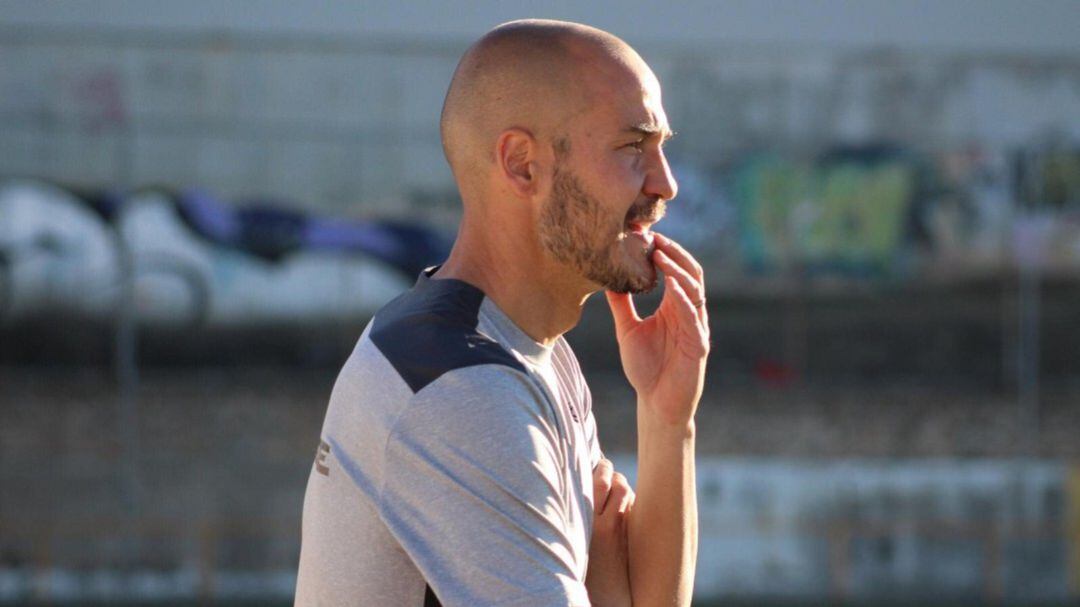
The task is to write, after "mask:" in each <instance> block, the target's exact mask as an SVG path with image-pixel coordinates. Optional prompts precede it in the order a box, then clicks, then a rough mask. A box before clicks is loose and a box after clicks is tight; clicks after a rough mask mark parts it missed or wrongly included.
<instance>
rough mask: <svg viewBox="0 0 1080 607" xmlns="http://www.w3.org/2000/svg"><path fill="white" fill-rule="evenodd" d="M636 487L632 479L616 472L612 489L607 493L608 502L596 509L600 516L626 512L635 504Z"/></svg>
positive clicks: (604, 516)
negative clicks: (631, 483)
mask: <svg viewBox="0 0 1080 607" xmlns="http://www.w3.org/2000/svg"><path fill="white" fill-rule="evenodd" d="M634 498H635V496H634V489H633V488H632V487H631V486H630V481H628V480H626V477H625V476H623V475H622V474H620V473H618V472H615V473H614V474H613V475H612V477H611V486H610V491H608V494H607V500H606V501H607V503H606V504H604V507H603V508H601V509H600V510H597V511H596V516H597V517H599V518H607V517H610V516H613V515H616V514H626V513H627V512H629V510H630V508H631V507H632V506H633V504H634Z"/></svg>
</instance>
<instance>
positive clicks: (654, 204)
mask: <svg viewBox="0 0 1080 607" xmlns="http://www.w3.org/2000/svg"><path fill="white" fill-rule="evenodd" d="M666 214H667V202H665V201H664V200H663V199H661V198H656V199H653V200H647V201H645V202H641V203H637V204H635V205H634V206H632V207H630V210H629V211H627V212H626V223H631V222H635V223H636V222H641V223H656V222H658V221H660V220H661V219H663V218H664V215H666Z"/></svg>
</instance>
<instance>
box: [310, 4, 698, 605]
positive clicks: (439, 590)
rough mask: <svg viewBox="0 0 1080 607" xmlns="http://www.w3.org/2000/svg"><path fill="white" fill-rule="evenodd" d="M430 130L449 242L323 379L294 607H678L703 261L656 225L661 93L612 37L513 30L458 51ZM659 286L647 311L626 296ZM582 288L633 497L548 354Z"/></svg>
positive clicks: (563, 358)
mask: <svg viewBox="0 0 1080 607" xmlns="http://www.w3.org/2000/svg"><path fill="white" fill-rule="evenodd" d="M441 132H442V138H443V146H444V150H445V152H446V157H447V159H448V160H449V163H450V166H451V169H452V170H453V173H454V177H455V180H456V181H457V184H458V187H459V188H460V191H461V197H462V201H463V203H464V215H463V219H462V223H461V227H460V230H459V232H458V238H457V241H456V243H455V245H454V248H453V250H452V252H451V254H450V257H449V259H447V260H446V262H445V263H444V264H443V265H442V266H441V267H439V268H437V269H433V270H429V271H427V272H425V273H424V274H423V275H422V276H421V277H420V278H419V281H418V282H417V284H416V286H415V287H414V288H413V289H412V290H411V291H409V292H408V293H406V294H404V295H402V296H401V297H399V298H398V299H396V300H394V301H393V302H392V303H390V304H389V305H387V306H386V307H385V308H384V309H382V310H381V311H380V312H379V313H378V314H377V315H376V316H375V318H374V319H373V320H372V322H371V324H370V325H369V326H368V327H367V329H366V330H365V331H364V333H363V335H362V336H361V338H360V341H359V343H358V345H357V347H356V350H355V351H354V352H353V354H352V356H351V357H350V358H349V360H348V362H346V364H345V366H344V368H343V370H342V372H341V375H340V377H339V378H338V381H337V383H336V385H335V386H334V391H333V395H332V396H331V400H330V406H329V408H328V410H327V415H326V421H325V424H324V427H323V433H322V443H321V445H320V448H319V452H318V454H317V457H316V461H315V465H314V467H313V469H312V472H311V477H310V480H309V482H308V489H307V495H306V497H305V501H304V517H303V547H302V550H301V556H300V571H299V577H298V581H297V594H296V602H297V604H298V605H316V604H320V605H347V604H351V605H436V604H442V605H460V606H470V607H472V606H477V605H522V606H525V605H528V606H547V605H589V604H593V605H606V604H624V605H628V604H631V603H632V604H634V605H654V604H657V605H658V604H663V605H673V604H679V605H687V604H689V601H690V595H691V590H692V588H693V572H694V561H695V558H696V553H697V512H696V502H695V495H694V433H695V429H694V420H693V416H694V412H695V409H696V407H697V403H698V400H699V399H700V396H701V391H702V385H703V381H704V371H705V359H706V356H707V354H708V350H709V329H708V319H707V316H706V311H705V307H704V305H703V304H704V295H705V287H704V283H703V278H702V272H701V268H700V266H699V265H698V264H697V262H696V261H694V259H693V258H692V257H691V256H690V255H689V254H688V253H687V252H686V251H685V250H683V249H682V247H680V246H679V245H678V244H676V243H674V242H672V241H671V240H669V239H667V238H665V237H663V236H661V235H660V234H654V233H652V232H651V231H650V227H651V226H652V224H653V223H655V222H656V221H657V220H659V218H660V217H661V216H662V215H663V212H664V204H665V202H666V201H667V200H670V199H672V198H674V197H675V193H676V184H675V180H674V178H673V177H672V175H671V172H670V169H669V167H668V164H667V161H666V159H665V157H664V153H663V149H662V146H663V143H664V141H665V140H666V139H667V138H668V137H669V136H670V134H671V132H670V130H669V128H668V124H667V118H666V116H665V114H664V110H663V107H662V106H661V102H660V85H659V83H658V81H657V79H656V77H655V76H654V75H653V73H652V72H651V71H650V69H649V68H648V66H647V65H646V64H645V62H644V61H643V60H642V59H641V58H640V57H639V56H638V55H637V53H635V52H634V51H633V50H632V49H631V48H630V47H629V46H628V45H626V43H624V42H623V41H621V40H620V39H618V38H616V37H615V36H612V35H611V34H608V33H606V32H603V31H600V30H597V29H594V28H591V27H587V26H583V25H578V24H572V23H564V22H556V21H539V20H528V21H516V22H511V23H508V24H504V25H502V26H499V27H497V28H495V29H494V30H492V31H491V32H489V33H488V34H487V35H485V36H484V37H483V38H481V39H480V40H479V41H478V42H477V43H476V44H474V45H473V46H472V47H471V48H470V49H469V50H468V51H467V52H466V53H465V55H464V57H463V58H462V59H461V62H460V64H459V65H458V68H457V70H456V72H455V73H454V77H453V80H452V82H451V84H450V89H449V91H448V93H447V96H446V101H445V104H444V107H443V113H442V122H441ZM657 270H660V271H661V272H663V274H664V276H665V278H664V296H663V299H662V302H661V304H660V306H659V308H658V309H657V311H656V313H655V314H654V315H653V316H650V317H648V318H645V319H642V318H640V317H639V316H638V314H637V313H636V311H635V309H634V304H633V301H632V299H631V295H630V294H631V293H636V292H642V291H645V290H648V289H650V288H652V287H653V286H654V285H655V283H656V282H657ZM600 289H606V290H607V298H608V303H609V305H610V307H611V310H612V314H613V316H614V319H615V330H616V334H617V337H618V341H619V348H620V356H621V359H622V364H623V368H624V370H625V372H626V375H627V377H628V379H629V380H630V383H631V384H632V386H633V387H634V389H635V390H636V392H637V411H638V484H637V491H636V495H635V494H634V492H632V491H631V490H630V488H629V487H628V485H627V484H626V481H625V479H624V478H622V477H621V475H617V474H614V473H613V471H612V468H611V464H610V462H608V461H607V460H604V459H603V458H602V457H601V453H600V449H599V445H598V442H597V437H596V425H595V422H594V419H593V415H592V411H591V402H590V396H589V392H588V388H587V386H586V385H585V382H584V380H583V379H582V377H581V372H580V370H579V368H578V366H577V361H576V359H575V358H574V355H573V353H572V352H571V351H570V348H569V346H568V345H567V344H566V342H565V340H564V339H563V338H562V334H563V333H565V332H566V331H567V330H569V329H570V328H572V327H573V326H574V325H575V324H576V323H577V322H578V320H579V318H580V315H581V310H582V306H583V305H584V303H585V300H586V299H587V298H588V297H589V295H590V294H592V293H594V292H595V291H597V290H600Z"/></svg>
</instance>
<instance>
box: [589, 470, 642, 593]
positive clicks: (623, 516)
mask: <svg viewBox="0 0 1080 607" xmlns="http://www.w3.org/2000/svg"><path fill="white" fill-rule="evenodd" d="M593 504H594V508H593V513H594V514H595V517H594V518H593V530H592V539H591V541H590V542H589V572H588V575H587V576H586V577H585V589H586V590H588V591H589V601H590V602H591V603H592V607H629V606H630V605H632V600H631V596H630V577H629V573H630V566H629V550H628V546H627V537H626V521H627V515H628V514H629V512H630V509H631V508H632V507H633V505H634V490H633V489H632V488H630V483H629V482H628V481H627V480H626V477H625V476H623V475H622V474H619V473H618V472H615V467H614V466H613V465H612V463H611V461H610V460H606V459H602V460H600V462H599V463H598V464H597V465H596V468H594V469H593Z"/></svg>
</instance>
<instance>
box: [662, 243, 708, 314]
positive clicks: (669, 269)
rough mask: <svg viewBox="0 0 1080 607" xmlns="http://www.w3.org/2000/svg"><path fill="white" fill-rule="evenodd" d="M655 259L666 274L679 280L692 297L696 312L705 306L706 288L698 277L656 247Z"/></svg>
mask: <svg viewBox="0 0 1080 607" xmlns="http://www.w3.org/2000/svg"><path fill="white" fill-rule="evenodd" d="M653 260H655V261H656V265H657V267H659V268H660V269H661V270H663V272H664V274H666V275H668V276H671V277H672V278H674V279H675V280H677V281H678V282H679V286H680V287H682V290H683V292H684V293H686V295H687V296H688V297H689V298H690V304H691V305H692V306H693V307H694V309H695V312H696V311H699V310H701V309H702V308H704V307H705V288H704V287H703V286H702V284H701V283H700V282H698V280H697V279H695V278H694V277H693V276H691V275H690V273H689V272H687V271H686V270H685V269H683V268H682V267H681V266H679V265H678V264H676V263H675V262H674V261H673V260H672V259H671V257H669V256H668V254H667V253H665V252H664V251H662V250H660V249H656V252H655V253H653Z"/></svg>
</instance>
